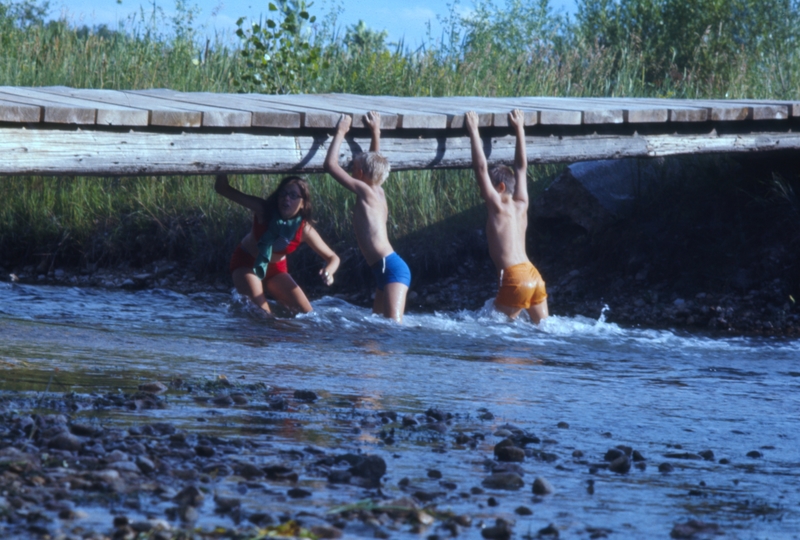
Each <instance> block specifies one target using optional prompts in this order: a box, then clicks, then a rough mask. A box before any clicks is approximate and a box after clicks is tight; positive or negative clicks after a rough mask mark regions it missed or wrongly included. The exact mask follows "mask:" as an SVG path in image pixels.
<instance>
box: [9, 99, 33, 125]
mask: <svg viewBox="0 0 800 540" xmlns="http://www.w3.org/2000/svg"><path fill="white" fill-rule="evenodd" d="M41 121H42V108H41V107H40V106H38V105H26V104H24V103H16V102H14V101H4V100H2V99H0V122H12V123H15V124H21V123H29V122H33V123H39V122H41Z"/></svg>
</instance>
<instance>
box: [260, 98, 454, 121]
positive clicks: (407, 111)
mask: <svg viewBox="0 0 800 540" xmlns="http://www.w3.org/2000/svg"><path fill="white" fill-rule="evenodd" d="M320 96H321V98H317V97H316V96H312V95H310V94H301V95H292V96H288V95H280V96H270V100H275V101H280V102H284V103H294V104H295V105H298V106H316V107H327V108H328V110H332V111H335V120H334V121H333V122H332V125H331V126H319V127H331V128H333V127H335V126H336V123H337V122H338V121H339V116H340V115H341V114H349V115H351V116H352V117H353V126H354V127H363V126H364V124H363V118H364V115H365V114H366V113H367V112H368V111H370V110H379V111H380V112H382V113H385V114H386V116H387V118H386V120H384V119H383V118H382V119H381V125H382V126H383V125H389V124H390V123H391V122H392V117H394V118H395V120H394V128H401V129H444V128H446V127H447V118H446V117H444V116H442V115H433V114H429V113H425V112H422V111H419V110H416V109H413V108H407V107H398V103H400V102H398V101H397V100H398V98H390V99H386V98H385V97H383V96H358V97H357V98H355V97H353V96H354V95H352V94H349V95H348V94H321V95H320ZM381 116H382V117H383V116H384V114H381ZM384 122H388V123H389V124H384Z"/></svg>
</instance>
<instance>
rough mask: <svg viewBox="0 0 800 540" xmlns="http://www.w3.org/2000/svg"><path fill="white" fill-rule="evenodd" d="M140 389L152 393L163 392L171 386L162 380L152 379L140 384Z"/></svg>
mask: <svg viewBox="0 0 800 540" xmlns="http://www.w3.org/2000/svg"><path fill="white" fill-rule="evenodd" d="M139 390H140V391H142V392H148V393H150V394H163V393H164V392H166V391H167V390H169V388H167V385H165V384H164V383H162V382H159V381H152V382H148V383H144V384H140V385H139Z"/></svg>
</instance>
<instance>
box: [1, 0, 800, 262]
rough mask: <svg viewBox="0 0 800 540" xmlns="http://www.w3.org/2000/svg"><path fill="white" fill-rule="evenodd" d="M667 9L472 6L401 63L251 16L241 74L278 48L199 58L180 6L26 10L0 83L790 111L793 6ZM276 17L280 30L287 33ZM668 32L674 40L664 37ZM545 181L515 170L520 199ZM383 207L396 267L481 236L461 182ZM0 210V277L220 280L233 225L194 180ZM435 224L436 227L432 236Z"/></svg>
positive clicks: (390, 53) (17, 6)
mask: <svg viewBox="0 0 800 540" xmlns="http://www.w3.org/2000/svg"><path fill="white" fill-rule="evenodd" d="M679 4H680V3H677V2H674V1H663V2H655V1H650V0H624V1H621V2H618V3H617V4H615V6H616V8H614V9H611V7H613V6H611V4H609V2H608V1H606V0H591V1H590V0H582V1H581V2H579V9H578V15H577V16H576V17H575V18H574V19H571V20H570V19H566V18H564V17H562V16H559V15H554V14H553V13H552V12H551V11H550V10H549V9H548V3H547V2H546V1H543V2H538V3H535V4H531V5H529V4H527V3H523V2H517V1H508V2H506V4H505V5H503V6H499V7H497V6H493V4H492V3H490V2H480V3H479V4H478V5H477V9H476V10H475V11H474V12H473V15H472V16H471V17H470V18H466V17H464V16H459V15H458V14H457V12H456V11H455V10H454V11H453V12H451V14H450V16H449V18H448V20H447V21H445V22H446V23H447V24H446V27H447V28H448V30H447V31H446V33H445V35H443V36H442V37H441V38H440V39H433V38H431V39H430V40H429V42H428V43H427V44H426V46H424V47H422V48H420V49H419V50H413V51H412V50H408V49H406V48H404V47H403V45H402V44H387V43H386V41H385V35H383V34H381V33H380V32H375V31H372V30H370V29H367V28H364V27H351V28H348V29H345V31H342V29H339V28H337V27H336V26H335V24H336V23H335V17H333V18H332V17H324V19H325V20H326V21H328V22H326V23H324V24H321V23H312V22H311V20H310V19H304V18H302V17H300V16H299V14H300V13H301V12H302V10H303V8H304V4H303V3H302V2H290V3H282V4H280V5H281V9H279V10H278V11H277V12H270V13H269V14H267V17H271V18H272V19H273V20H274V22H275V24H276V27H279V28H284V30H285V32H284V37H286V38H287V39H288V41H286V42H285V44H284V45H283V46H282V48H281V49H280V51H279V52H280V54H281V55H282V56H281V63H280V64H279V65H278V63H276V62H273V63H272V64H268V63H267V64H264V63H259V62H255V61H254V58H257V55H256V54H255V53H256V51H257V50H259V49H258V47H257V45H258V44H260V45H261V46H263V47H266V48H267V49H268V50H272V49H269V48H270V47H273V48H274V46H275V45H276V43H277V38H275V37H274V36H275V34H274V32H273V33H272V34H270V33H269V32H267V31H266V30H265V28H266V26H265V27H264V28H260V29H257V28H254V27H250V26H247V24H243V25H242V32H241V40H240V41H239V42H238V43H236V44H232V45H231V44H226V43H222V42H216V43H215V42H211V41H209V40H207V39H206V38H205V37H202V36H201V35H200V33H199V31H198V29H197V28H195V27H194V22H193V12H192V10H191V8H190V7H187V5H186V4H185V3H182V2H181V3H179V4H178V10H177V12H176V13H177V15H175V16H173V17H172V18H168V17H165V16H164V15H163V13H162V14H159V13H158V12H157V11H156V12H153V13H142V14H141V17H140V18H139V19H137V20H136V21H130V22H129V23H128V24H127V26H125V27H121V28H118V29H109V28H105V27H103V28H86V27H74V26H71V25H70V24H68V23H67V22H65V21H51V22H46V21H45V19H44V16H43V15H44V12H43V11H42V9H41V8H42V6H41V5H39V4H35V3H29V2H23V3H14V4H9V3H3V4H0V46H2V50H3V54H2V55H1V56H0V84H1V85H12V86H45V85H67V86H72V87H82V88H107V89H137V88H152V87H160V86H164V85H165V83H164V81H169V83H168V86H170V87H171V88H174V89H178V90H184V91H211V92H235V91H238V90H248V91H298V92H352V93H359V94H393V95H426V96H444V95H477V96H507V95H508V96H512V95H550V96H638V97H646V96H649V97H686V98H701V97H726V98H771V99H794V98H796V97H797V95H796V92H797V90H796V89H797V88H800V60H799V59H798V48H797V47H796V44H797V42H798V38H800V30H798V28H800V25H797V24H795V23H797V22H798V11H800V9H799V8H798V6H797V3H796V2H794V3H792V2H782V1H778V0H770V1H769V2H767V3H766V4H763V3H754V2H752V1H750V0H737V1H736V2H730V3H728V4H729V5H728V6H727V7H725V6H716V7H713V8H712V7H708V6H707V9H705V10H703V11H702V12H700V13H699V14H695V16H694V18H691V17H689V15H687V14H686V13H685V12H683V11H680V9H678V8H679V7H680V6H679ZM728 8H730V9H733V8H736V9H739V10H740V12H737V13H739V15H742V13H744V15H746V17H744V18H745V19H747V20H748V21H749V23H750V26H748V27H746V28H745V27H741V28H740V27H738V26H736V24H738V23H731V24H730V25H729V23H728V22H727V21H728V20H729V19H730V17H729V16H730V15H731V13H729V12H728V11H725V10H726V9H728ZM37 9H38V10H37ZM615 10H616V11H615ZM675 10H678V11H675ZM742 10H744V11H742ZM748 10H749V11H748ZM604 13H605V15H603V14H604ZM601 15H603V16H601ZM645 15H646V16H645ZM690 15H691V14H690ZM291 17H295V19H293V20H295V21H296V22H297V24H296V26H291V27H289V26H287V21H288V20H290V18H291ZM681 17H683V19H681ZM687 17H689V18H688V19H687ZM715 17H716V19H715ZM321 18H322V17H321ZM676 18H677V20H679V21H680V20H683V21H684V22H685V23H686V24H683V25H677V26H676V25H675V24H672V22H670V21H672V20H673V19H676ZM739 18H742V17H739ZM717 19H718V22H719V24H718V25H716V22H715V21H717ZM165 20H166V21H168V22H167V24H166V25H164V24H163V21H165ZM156 21H159V22H160V23H162V24H161V25H160V26H159V25H156ZM659 21H661V23H664V24H661V26H659V24H660V23H659ZM687 21H688V22H687ZM723 22H724V24H723ZM666 23H669V24H666ZM689 23H691V24H689ZM715 25H716V26H715ZM654 28H655V29H657V30H653V29H654ZM245 53H247V54H245ZM259 80H261V81H262V82H258V81H259ZM267 81H271V82H269V84H272V85H273V86H271V87H270V86H268V83H267ZM275 81H280V84H279V85H278V86H275V84H277V83H275ZM557 170H558V167H535V168H531V170H530V182H531V190H532V191H533V192H534V193H535V192H536V191H537V190H539V189H541V188H542V186H544V185H545V184H546V182H547V179H548V178H550V177H552V175H553V174H554V173H555V171H557ZM277 180H278V179H277V178H275V177H255V176H253V177H239V178H236V179H235V185H237V187H239V188H240V189H242V190H243V191H245V192H248V193H253V194H266V193H268V192H270V191H271V190H272V187H273V186H274V185H275V183H276V182H277ZM312 184H313V186H314V197H315V200H314V205H315V209H316V216H317V218H318V221H319V228H320V230H321V232H322V234H323V236H324V237H325V238H326V239H327V240H329V242H330V243H331V244H332V245H333V246H334V247H335V248H336V249H337V251H340V252H348V250H352V249H353V248H354V247H355V242H354V238H353V235H352V231H351V229H350V212H349V205H350V204H351V202H352V199H351V197H350V196H349V195H348V194H347V193H346V192H345V191H344V190H342V189H341V188H340V187H338V186H337V185H335V184H334V183H333V182H332V181H331V180H330V179H329V178H327V177H325V176H319V177H313V178H312ZM388 195H389V200H390V205H391V208H390V216H391V218H390V219H391V221H390V224H389V233H390V236H391V238H392V240H393V242H395V244H396V246H397V249H398V251H403V252H405V253H408V252H409V251H411V250H413V251H414V252H419V253H418V257H419V260H420V261H423V262H422V263H420V264H423V266H424V267H425V268H428V267H430V266H434V267H441V266H447V265H449V264H452V262H451V261H450V260H451V259H452V257H453V253H451V252H449V251H448V249H446V246H447V242H448V239H449V238H451V237H452V235H454V234H464V233H469V231H473V230H475V229H477V228H481V227H482V222H481V217H480V212H477V213H476V211H470V209H473V208H475V207H476V205H477V204H478V202H479V200H478V197H477V190H476V189H475V186H474V180H472V178H471V175H470V174H469V173H468V172H465V171H421V172H415V173H397V174H393V175H392V177H391V180H390V182H389V185H388ZM0 200H2V205H0V254H2V257H0V266H3V267H5V268H6V270H12V269H15V268H21V267H26V266H27V267H33V268H35V269H36V271H37V272H46V271H49V270H52V269H54V268H57V267H58V266H61V265H71V266H91V267H95V266H113V265H118V264H121V263H128V264H131V265H133V266H137V265H143V264H146V263H147V262H150V261H153V260H159V259H170V260H174V261H179V262H180V263H181V264H185V265H187V266H188V267H195V268H204V269H206V270H207V271H210V272H222V271H224V268H225V266H226V264H227V260H228V257H229V254H230V251H231V249H232V247H233V246H234V245H235V243H236V242H237V241H238V240H239V239H240V238H241V236H242V235H243V234H244V233H245V232H246V231H247V229H248V227H249V224H248V222H249V219H250V218H249V216H248V215H247V214H246V213H245V212H243V211H242V209H241V208H238V207H234V206H232V205H230V204H229V203H228V202H227V201H225V200H223V199H221V198H220V197H217V196H216V195H215V194H214V193H213V190H212V188H211V180H210V179H208V178H155V177H143V178H130V179H95V178H91V179H88V178H38V177H37V178H3V179H0ZM441 223H446V224H447V226H446V227H434V226H433V225H436V224H441ZM404 242H405V244H404ZM357 260H359V259H358V258H357V257H356V258H354V259H353V264H355V261H357ZM302 264H305V263H302ZM308 264H310V263H308Z"/></svg>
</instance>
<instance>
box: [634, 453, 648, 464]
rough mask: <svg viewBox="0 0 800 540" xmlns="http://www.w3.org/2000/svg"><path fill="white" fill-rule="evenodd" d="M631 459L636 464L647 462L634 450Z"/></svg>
mask: <svg viewBox="0 0 800 540" xmlns="http://www.w3.org/2000/svg"><path fill="white" fill-rule="evenodd" d="M631 457H632V459H633V461H634V462H636V463H638V462H641V461H647V459H646V458H645V457H644V456H643V455H642V453H641V452H639V451H638V450H634V451H633V455H632V456H631Z"/></svg>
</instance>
